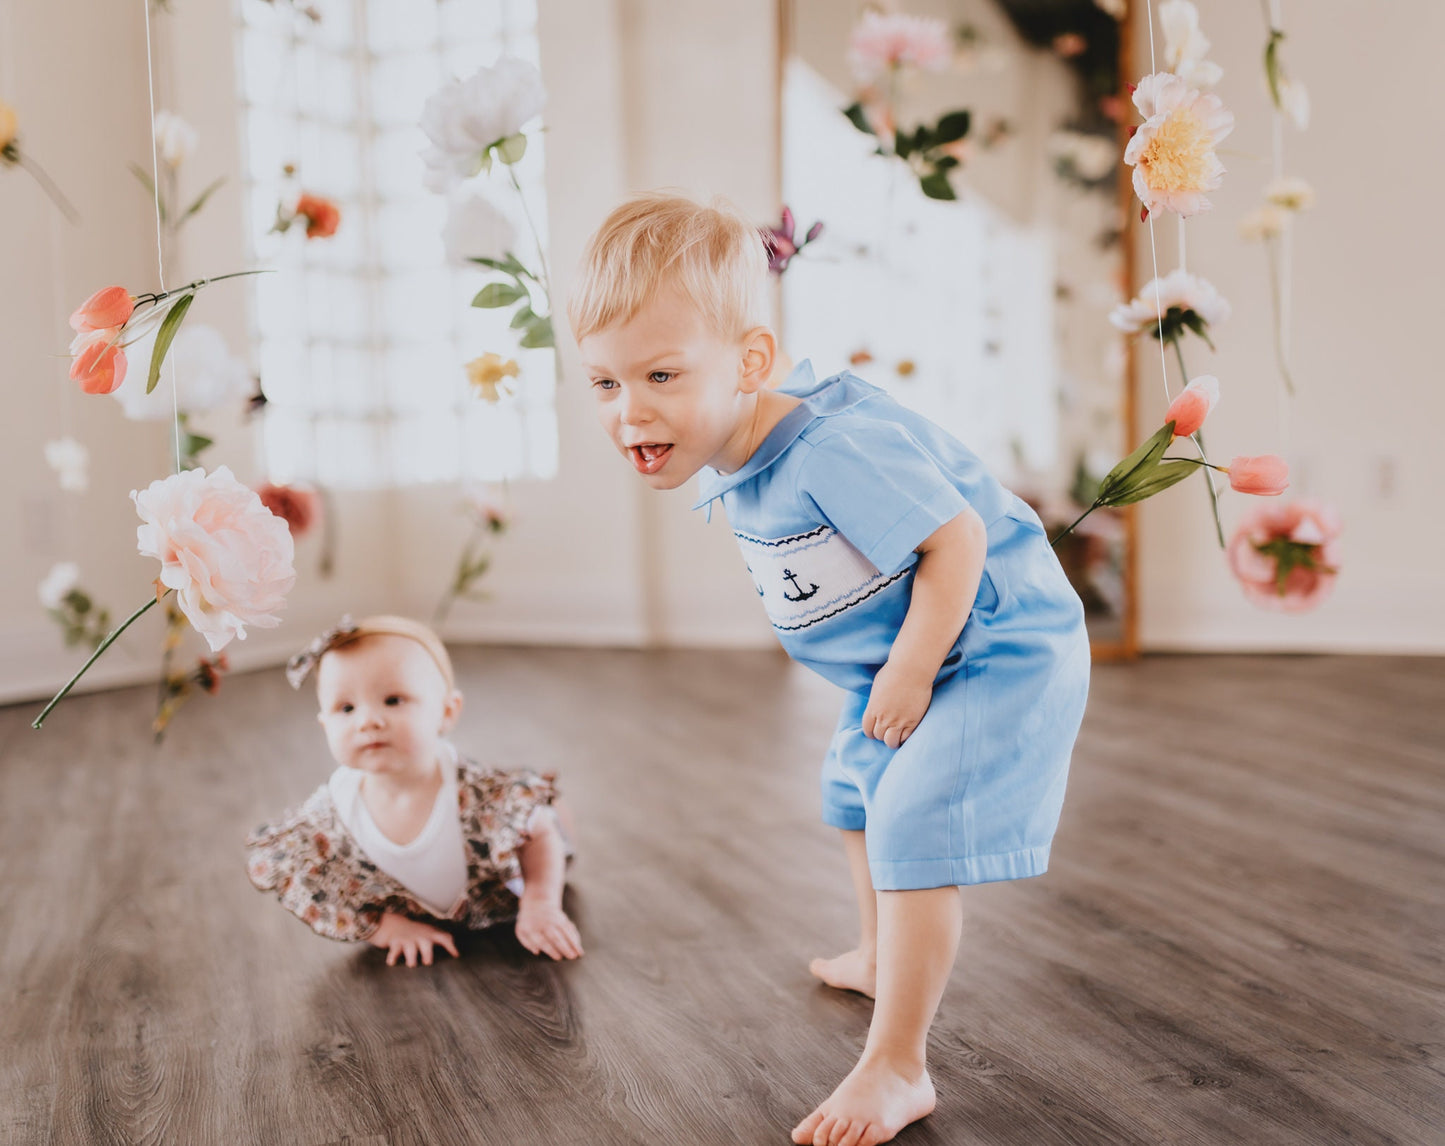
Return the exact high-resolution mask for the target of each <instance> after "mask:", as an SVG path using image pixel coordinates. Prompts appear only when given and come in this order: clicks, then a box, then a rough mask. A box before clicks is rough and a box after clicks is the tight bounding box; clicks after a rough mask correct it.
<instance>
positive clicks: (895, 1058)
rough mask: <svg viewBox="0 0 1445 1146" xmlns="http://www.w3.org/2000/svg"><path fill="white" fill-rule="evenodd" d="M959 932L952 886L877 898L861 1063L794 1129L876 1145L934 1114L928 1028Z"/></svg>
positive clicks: (802, 1136)
mask: <svg viewBox="0 0 1445 1146" xmlns="http://www.w3.org/2000/svg"><path fill="white" fill-rule="evenodd" d="M962 928H963V904H962V900H961V897H960V896H959V892H958V888H956V887H934V888H927V889H924V890H921V891H881V892H879V893H878V995H877V1000H878V1001H877V1005H876V1006H875V1007H874V1009H873V1022H872V1025H871V1026H870V1027H869V1028H868V1042H867V1043H866V1045H865V1046H864V1048H863V1055H862V1057H861V1058H860V1059H859V1060H858V1065H857V1066H855V1067H854V1068H853V1070H852V1071H851V1072H850V1073H849V1075H848V1077H847V1078H845V1079H844V1080H843V1081H842V1082H841V1083H839V1085H838V1089H837V1090H835V1091H833V1093H832V1094H831V1095H830V1096H829V1097H828V1099H827V1100H826V1101H825V1102H824V1103H823V1104H822V1105H821V1106H819V1107H818V1109H817V1110H815V1111H813V1113H812V1114H810V1115H808V1117H807V1118H805V1119H803V1121H802V1122H801V1123H799V1124H798V1126H797V1128H796V1129H795V1130H794V1131H793V1141H794V1142H797V1143H810V1142H811V1143H813V1144H814V1146H875V1144H876V1143H879V1142H887V1141H889V1140H890V1139H891V1138H893V1136H894V1135H896V1134H897V1133H898V1132H899V1131H900V1130H902V1129H903V1127H905V1126H907V1125H908V1124H909V1123H910V1122H916V1121H918V1119H920V1118H923V1117H924V1116H925V1115H927V1114H929V1113H930V1112H931V1111H932V1110H933V1105H934V1097H933V1083H932V1081H931V1080H930V1079H929V1077H928V1071H927V1070H926V1069H925V1062H924V1059H925V1051H926V1046H927V1040H928V1028H929V1026H930V1025H931V1024H932V1023H933V1016H934V1013H935V1012H936V1011H937V1010H938V1002H939V1000H940V999H941V998H942V997H943V989H944V987H945V986H946V985H947V983H948V975H949V972H950V971H951V970H952V969H953V960H954V957H955V956H956V955H957V953H958V939H959V933H960V931H961V930H962Z"/></svg>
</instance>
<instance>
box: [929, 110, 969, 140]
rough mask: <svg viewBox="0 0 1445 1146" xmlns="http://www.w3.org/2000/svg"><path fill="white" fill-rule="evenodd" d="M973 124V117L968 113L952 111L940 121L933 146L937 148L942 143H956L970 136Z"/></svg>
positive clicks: (934, 133)
mask: <svg viewBox="0 0 1445 1146" xmlns="http://www.w3.org/2000/svg"><path fill="white" fill-rule="evenodd" d="M972 122H973V116H972V115H971V114H970V113H969V112H966V111H951V112H949V113H948V114H947V115H946V116H944V117H943V118H942V119H940V120H939V121H938V127H937V128H936V129H935V130H934V132H933V145H934V146H935V147H937V146H938V145H939V144H942V143H956V142H958V140H960V139H962V138H963V137H964V136H965V135H967V134H968V129H969V127H970V126H971V124H972Z"/></svg>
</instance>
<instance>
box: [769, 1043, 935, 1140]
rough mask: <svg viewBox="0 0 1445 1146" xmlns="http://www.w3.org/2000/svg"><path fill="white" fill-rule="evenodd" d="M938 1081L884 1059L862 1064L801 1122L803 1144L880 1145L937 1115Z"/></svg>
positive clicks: (798, 1134) (796, 1134)
mask: <svg viewBox="0 0 1445 1146" xmlns="http://www.w3.org/2000/svg"><path fill="white" fill-rule="evenodd" d="M934 1103H935V1099H934V1094H933V1080H932V1079H930V1078H929V1077H928V1072H927V1071H926V1070H921V1071H920V1072H919V1073H918V1074H917V1075H916V1076H910V1075H908V1074H906V1073H904V1072H901V1071H899V1070H897V1069H896V1068H894V1067H893V1066H891V1065H889V1064H888V1063H885V1062H883V1061H881V1060H876V1059H875V1060H871V1061H870V1060H869V1059H867V1058H866V1057H865V1058H862V1059H859V1060H858V1065H857V1066H855V1067H854V1068H853V1069H852V1071H851V1072H849V1074H848V1077H847V1078H845V1079H844V1080H843V1081H842V1082H841V1083H839V1084H838V1089H837V1090H835V1091H833V1093H832V1094H831V1095H829V1096H828V1099H827V1100H826V1101H825V1102H824V1103H823V1104H822V1105H821V1106H819V1107H818V1109H817V1110H815V1111H813V1113H812V1114H810V1115H808V1117H807V1118H805V1119H803V1121H802V1122H800V1123H798V1125H797V1127H796V1128H794V1130H793V1141H794V1142H797V1143H799V1146H807V1144H808V1143H812V1146H877V1144H878V1143H879V1142H891V1141H892V1140H893V1137H894V1135H896V1134H897V1133H898V1132H899V1131H900V1130H902V1129H903V1128H904V1127H905V1126H907V1125H908V1124H909V1123H911V1122H917V1121H918V1120H919V1119H920V1118H924V1117H926V1116H928V1115H929V1114H932V1113H933V1107H934Z"/></svg>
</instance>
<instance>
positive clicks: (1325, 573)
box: [1229, 500, 1340, 613]
mask: <svg viewBox="0 0 1445 1146" xmlns="http://www.w3.org/2000/svg"><path fill="white" fill-rule="evenodd" d="M1339 535H1340V517H1339V514H1338V513H1337V512H1335V510H1334V509H1333V508H1331V507H1330V506H1327V505H1324V504H1322V503H1321V502H1317V501H1310V500H1300V501H1296V502H1294V503H1292V504H1290V505H1264V506H1261V507H1260V508H1258V509H1256V510H1255V511H1254V512H1253V513H1251V514H1249V515H1248V516H1247V517H1246V518H1245V519H1244V520H1243V521H1241V522H1240V524H1239V528H1238V529H1237V530H1235V533H1234V536H1233V537H1232V538H1231V539H1230V542H1229V568H1230V571H1231V572H1232V573H1233V574H1234V576H1235V578H1236V579H1237V580H1238V581H1239V584H1240V587H1241V588H1242V589H1243V590H1244V595H1245V596H1246V597H1247V598H1248V599H1249V600H1250V601H1252V602H1253V603H1254V604H1256V605H1258V606H1260V607H1261V608H1265V609H1272V610H1275V611H1277V612H1283V613H1303V612H1307V611H1308V610H1310V609H1313V608H1315V607H1316V606H1317V605H1319V604H1320V602H1322V601H1323V600H1324V599H1325V598H1326V597H1328V596H1329V595H1330V593H1331V591H1332V590H1333V589H1334V585H1335V578H1336V576H1337V575H1338V573H1339V553H1338V547H1337V546H1336V544H1335V541H1336V539H1337V538H1338V537H1339Z"/></svg>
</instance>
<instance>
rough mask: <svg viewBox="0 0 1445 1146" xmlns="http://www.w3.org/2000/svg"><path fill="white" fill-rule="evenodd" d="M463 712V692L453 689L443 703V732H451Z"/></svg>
mask: <svg viewBox="0 0 1445 1146" xmlns="http://www.w3.org/2000/svg"><path fill="white" fill-rule="evenodd" d="M461 714H462V694H461V693H459V692H456V691H453V692H452V694H451V695H450V696H448V697H447V699H446V702H445V703H444V704H443V705H442V727H441V730H442V731H443V732H450V731H451V730H452V728H453V726H455V724H456V722H457V718H458V717H459V716H461Z"/></svg>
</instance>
